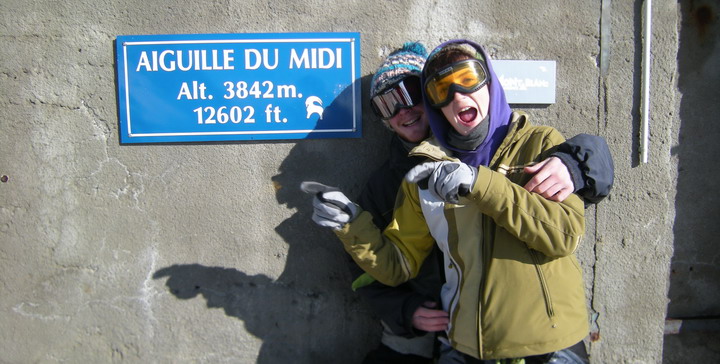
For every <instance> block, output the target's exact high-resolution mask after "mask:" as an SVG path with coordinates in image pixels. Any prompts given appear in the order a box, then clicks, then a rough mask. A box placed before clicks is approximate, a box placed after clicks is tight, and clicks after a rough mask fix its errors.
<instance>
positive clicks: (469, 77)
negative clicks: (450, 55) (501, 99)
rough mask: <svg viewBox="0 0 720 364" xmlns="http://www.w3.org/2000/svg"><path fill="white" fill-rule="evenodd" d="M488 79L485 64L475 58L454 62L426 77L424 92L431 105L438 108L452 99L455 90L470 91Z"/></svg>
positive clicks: (479, 86) (473, 90)
mask: <svg viewBox="0 0 720 364" xmlns="http://www.w3.org/2000/svg"><path fill="white" fill-rule="evenodd" d="M487 81H488V72H487V71H486V70H485V66H484V65H483V64H482V62H480V61H479V60H477V59H467V60H464V61H460V62H455V63H453V64H451V65H449V66H447V67H445V68H443V69H441V70H439V71H437V72H435V73H434V74H433V75H432V76H430V77H428V79H427V80H426V81H425V94H426V95H427V101H428V102H429V103H430V105H431V106H432V107H435V108H440V107H443V106H445V105H447V104H449V103H450V101H452V99H453V96H454V95H455V92H461V93H472V92H475V91H477V90H479V89H480V88H482V87H483V86H485V84H486V83H487Z"/></svg>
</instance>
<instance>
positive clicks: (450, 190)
mask: <svg viewBox="0 0 720 364" xmlns="http://www.w3.org/2000/svg"><path fill="white" fill-rule="evenodd" d="M476 176H477V169H476V168H475V167H471V166H469V165H467V164H465V163H462V162H448V161H442V162H425V163H423V164H419V165H417V166H415V167H413V168H412V169H411V170H410V171H409V172H408V173H407V174H406V175H405V179H406V180H407V181H408V182H411V183H417V184H418V186H420V188H422V189H429V190H430V193H432V194H433V195H434V196H435V197H437V198H439V199H441V200H443V201H445V202H450V203H458V202H459V201H458V198H459V196H464V195H467V194H468V193H470V191H472V188H473V185H474V184H475V178H476Z"/></svg>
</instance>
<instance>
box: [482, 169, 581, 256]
mask: <svg viewBox="0 0 720 364" xmlns="http://www.w3.org/2000/svg"><path fill="white" fill-rule="evenodd" d="M468 197H469V198H470V199H471V200H473V201H475V203H477V205H478V206H479V207H480V210H481V211H482V213H483V214H485V215H488V216H490V217H491V218H492V219H493V220H494V221H495V223H496V224H498V225H499V226H501V227H503V228H505V229H506V230H507V231H508V232H510V233H511V234H512V235H514V236H515V237H517V238H518V239H519V240H521V241H523V242H525V243H526V244H527V245H528V246H529V247H530V248H531V249H534V250H537V251H539V252H541V253H543V254H545V255H547V256H550V257H561V256H567V255H570V254H572V253H574V252H575V249H577V247H578V244H579V243H580V239H581V238H582V236H583V234H584V233H585V209H584V205H583V202H582V201H581V200H580V198H579V197H578V196H577V195H574V194H573V195H570V196H569V197H568V198H567V199H565V201H563V202H554V201H549V200H547V199H545V198H544V197H542V196H540V195H538V194H535V193H530V192H528V191H527V190H525V189H524V188H523V187H522V186H519V185H517V184H515V183H513V182H511V181H510V180H509V179H507V178H506V177H505V176H504V175H503V174H501V173H498V172H494V171H491V170H490V169H488V168H485V167H480V168H479V169H478V179H477V181H476V182H475V186H474V188H473V191H472V193H471V194H470V195H469V196H468Z"/></svg>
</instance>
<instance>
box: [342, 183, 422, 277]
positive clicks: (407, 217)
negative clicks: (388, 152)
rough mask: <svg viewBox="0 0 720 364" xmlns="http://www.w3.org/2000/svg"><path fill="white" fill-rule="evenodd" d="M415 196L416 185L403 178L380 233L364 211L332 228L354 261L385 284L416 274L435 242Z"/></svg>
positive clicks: (370, 216)
mask: <svg viewBox="0 0 720 364" xmlns="http://www.w3.org/2000/svg"><path fill="white" fill-rule="evenodd" d="M413 187H414V188H413ZM417 196H418V195H417V186H416V185H410V184H408V183H407V182H405V181H403V183H402V186H401V188H400V191H399V192H398V196H397V201H396V203H395V204H396V208H395V211H394V213H393V219H392V221H391V222H390V224H389V225H388V227H387V228H386V229H385V231H384V232H381V231H380V229H378V228H377V227H376V226H375V225H374V224H373V222H372V215H371V214H370V213H368V212H367V211H362V212H361V213H360V215H359V216H358V217H357V218H356V219H355V220H353V221H352V222H351V223H348V224H345V226H344V227H343V228H342V229H340V230H336V231H335V234H336V235H337V236H338V237H339V238H340V240H341V241H342V242H343V246H344V248H345V251H347V252H348V254H350V256H351V257H352V258H353V260H354V261H355V263H357V264H358V265H359V266H360V267H361V268H362V269H363V270H364V271H366V272H368V273H369V274H370V275H371V276H372V277H373V278H375V279H376V280H378V281H379V282H381V283H383V284H386V285H388V286H393V287H394V286H397V285H399V284H401V283H404V282H406V281H408V280H409V279H411V278H414V277H416V276H417V274H418V272H419V270H420V266H421V265H422V263H423V262H424V260H425V258H427V256H428V255H429V254H430V252H431V251H432V248H433V246H434V244H435V241H434V240H433V238H432V236H431V235H430V231H429V229H428V227H427V224H425V219H424V217H423V214H422V211H421V208H420V206H419V204H418V202H417Z"/></svg>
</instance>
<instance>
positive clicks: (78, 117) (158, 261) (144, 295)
mask: <svg viewBox="0 0 720 364" xmlns="http://www.w3.org/2000/svg"><path fill="white" fill-rule="evenodd" d="M459 9H462V12H460V10H459ZM613 11H614V14H615V16H614V17H613V21H612V22H613V24H612V26H613V40H612V50H613V58H612V61H611V64H610V66H609V71H608V75H607V77H606V79H604V80H601V79H600V77H599V69H598V67H599V66H598V65H599V63H598V62H599V60H598V57H599V56H598V55H599V49H598V47H599V39H600V34H599V19H600V6H599V4H598V2H596V1H590V0H582V1H577V2H566V1H551V2H542V3H540V2H538V3H528V2H525V1H520V0H504V1H499V0H493V1H489V2H482V3H473V4H467V3H462V4H461V2H457V1H449V2H430V1H423V0H418V1H405V0H403V1H396V2H374V3H372V2H371V3H362V2H339V3H332V4H329V3H326V2H318V1H301V2H295V3H258V2H255V3H247V2H212V3H207V2H193V1H184V0H182V1H176V2H173V3H172V5H170V4H169V3H165V2H138V1H120V2H110V1H99V2H98V1H86V0H81V1H75V2H71V3H67V2H56V1H47V0H43V1H36V2H30V3H28V2H24V1H18V0H9V1H6V2H5V3H3V10H2V12H1V14H0V16H2V18H3V21H2V22H0V49H1V51H0V52H2V57H0V90H2V93H0V112H1V113H2V116H1V117H0V175H2V176H7V179H5V180H4V182H0V288H1V289H2V291H1V294H0V307H1V309H2V310H1V311H0V312H2V314H0V327H2V328H3V330H1V331H0V362H9V363H16V362H17V363H19V362H23V363H24V362H43V363H51V362H132V363H135V362H137V363H139V362H143V363H144V362H151V363H170V362H173V363H184V362H202V363H223V362H226V363H238V362H242V363H253V362H257V363H278V362H289V361H291V360H292V361H293V362H298V363H328V362H336V361H337V358H343V360H345V361H348V362H358V361H359V359H360V358H361V357H362V356H363V354H364V353H365V352H366V351H367V350H368V349H369V348H370V347H371V346H372V345H375V343H376V342H377V340H378V336H379V329H380V328H379V325H378V323H377V322H376V320H375V319H374V318H373V317H372V315H371V314H370V312H369V311H368V308H367V307H366V306H365V305H364V304H363V303H362V302H361V301H360V300H359V298H358V297H357V296H356V295H355V294H354V293H352V292H351V291H350V289H349V274H348V272H347V270H346V268H345V264H346V262H345V256H344V253H343V252H342V249H341V247H340V245H339V244H338V243H337V241H336V240H335V238H334V236H333V235H332V234H330V233H329V232H328V231H326V230H323V229H319V228H317V227H315V226H314V225H313V224H312V223H311V222H310V221H311V220H310V211H309V201H307V199H306V196H304V195H302V194H300V193H299V191H298V189H297V186H298V185H299V183H300V181H303V180H307V179H314V180H319V181H323V182H325V183H328V184H331V185H336V186H342V187H343V188H344V189H345V190H346V191H348V193H349V194H350V195H351V196H355V195H357V194H358V193H359V191H360V188H361V187H362V185H363V181H364V180H365V178H366V177H367V175H368V171H371V170H372V169H373V168H374V167H375V166H377V165H378V162H379V161H380V158H381V157H382V156H383V153H384V152H385V148H386V144H387V141H388V137H389V135H388V133H387V131H386V130H385V129H384V127H383V126H382V125H380V124H379V123H377V121H376V120H374V119H373V117H372V115H371V113H370V110H369V108H367V107H365V108H364V110H363V111H364V118H363V123H364V125H363V138H362V139H355V140H307V141H297V142H282V141H280V142H278V141H274V142H267V143H265V142H248V143H197V144H163V145H120V144H119V142H118V140H119V138H118V121H117V105H116V96H115V88H116V85H115V69H114V63H115V60H114V54H113V49H114V44H113V40H114V39H115V37H116V36H117V35H131V34H161V33H234V32H238V33H242V32H298V31H310V32H326V31H358V32H360V33H361V37H362V44H361V47H362V48H361V52H362V76H363V79H362V85H363V92H367V89H368V84H369V78H370V77H369V75H370V73H371V72H372V71H373V70H374V69H375V68H376V67H377V66H378V65H379V64H380V61H381V59H382V57H383V56H384V55H386V54H387V53H388V51H390V50H392V49H393V48H395V47H397V46H398V45H400V44H401V43H402V42H404V41H407V40H421V41H423V42H425V43H426V44H428V45H429V46H430V47H433V46H435V45H437V44H438V43H439V42H440V41H443V40H447V39H450V38H456V37H467V38H471V39H473V40H477V41H479V42H480V43H482V44H484V45H486V47H487V49H488V52H489V53H490V54H491V55H492V56H493V57H495V58H498V59H536V60H540V59H549V60H556V61H557V62H558V90H557V95H558V102H557V103H556V104H554V105H550V106H548V107H546V108H545V107H530V108H529V109H525V110H527V111H529V112H530V114H531V116H532V118H533V120H536V121H537V122H538V123H542V124H548V125H552V126H554V127H556V128H558V129H559V130H560V131H561V132H563V134H565V135H567V136H570V135H574V134H577V133H580V132H590V133H597V134H600V135H602V136H604V137H605V138H606V139H607V141H608V144H609V145H610V147H611V149H612V151H613V154H614V157H615V166H616V173H617V176H616V186H615V189H614V191H613V195H612V196H611V197H610V198H609V199H608V200H606V201H604V202H603V203H601V204H600V205H599V206H598V207H596V208H591V209H590V210H588V224H587V226H588V231H587V234H586V237H585V239H584V241H583V244H582V245H581V247H580V250H579V251H578V256H579V258H580V261H581V262H582V265H583V269H584V272H585V275H586V281H587V285H586V288H587V292H588V303H589V306H590V308H591V309H592V310H594V311H595V312H596V313H597V314H598V315H599V316H597V321H596V325H595V326H594V327H595V329H596V331H597V332H596V333H597V336H596V337H594V339H593V340H592V341H591V342H590V343H589V348H590V349H591V353H592V356H593V361H594V362H597V363H603V362H633V363H635V362H644V363H653V362H659V361H660V360H661V354H662V339H663V337H662V332H663V330H662V326H663V321H664V317H665V309H666V304H667V301H666V294H667V283H666V282H667V276H668V265H669V262H670V256H671V255H672V248H673V247H672V244H673V235H672V223H673V220H674V215H675V210H674V206H673V204H672V200H673V198H674V196H675V190H674V175H675V173H676V170H675V167H674V165H675V163H676V161H675V160H674V159H673V157H672V156H671V152H670V150H671V148H672V147H673V146H674V145H676V144H677V137H676V135H675V134H674V133H676V132H677V128H676V124H678V123H679V120H678V116H677V100H676V98H678V97H679V95H677V90H676V89H675V87H674V79H675V67H676V65H675V63H674V62H675V54H676V51H677V34H676V32H677V11H676V9H675V5H674V4H671V3H668V4H660V5H657V6H656V9H655V15H656V17H657V22H656V24H657V25H656V30H655V31H656V38H655V40H654V42H653V46H654V49H655V50H654V54H655V58H654V63H653V70H654V73H653V84H654V85H656V86H655V88H654V90H653V139H652V140H653V146H652V151H651V164H649V165H640V164H639V163H638V161H637V147H638V146H637V142H636V140H635V137H636V134H637V125H639V124H638V123H639V116H638V114H637V111H636V110H638V103H637V102H638V96H637V95H639V86H638V85H639V84H640V83H639V79H638V76H637V75H639V74H640V72H639V64H638V57H639V54H638V50H639V49H640V48H639V43H638V42H639V40H638V38H639V35H638V34H639V33H638V29H637V24H638V18H637V17H638V16H639V15H638V14H639V12H638V6H637V4H630V3H628V4H625V3H619V2H614V4H613ZM438 14H440V15H441V16H442V18H443V22H438V21H435V20H433V19H431V17H433V16H438ZM460 15H462V16H460ZM466 15H469V16H466ZM559 34H560V35H562V36H558V35H559ZM308 166H311V167H310V168H309V167H308ZM638 266H642V267H643V268H642V269H638Z"/></svg>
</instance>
